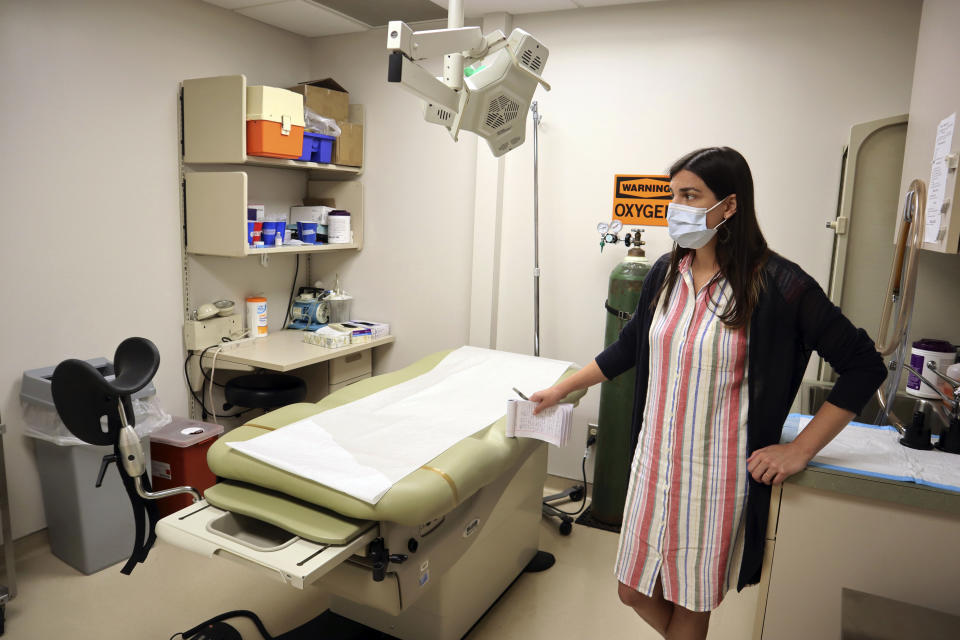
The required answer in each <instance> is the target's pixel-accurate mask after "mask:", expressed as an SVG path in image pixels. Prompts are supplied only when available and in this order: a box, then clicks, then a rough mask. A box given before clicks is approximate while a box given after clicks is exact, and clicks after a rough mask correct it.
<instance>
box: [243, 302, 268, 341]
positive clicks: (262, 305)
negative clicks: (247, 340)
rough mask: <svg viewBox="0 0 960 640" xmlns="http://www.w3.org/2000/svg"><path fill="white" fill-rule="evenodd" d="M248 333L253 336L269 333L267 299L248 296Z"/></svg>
mask: <svg viewBox="0 0 960 640" xmlns="http://www.w3.org/2000/svg"><path fill="white" fill-rule="evenodd" d="M246 311H247V314H246V315H247V335H248V336H250V337H251V338H256V337H257V336H265V335H267V299H266V298H259V297H252V298H247V309H246Z"/></svg>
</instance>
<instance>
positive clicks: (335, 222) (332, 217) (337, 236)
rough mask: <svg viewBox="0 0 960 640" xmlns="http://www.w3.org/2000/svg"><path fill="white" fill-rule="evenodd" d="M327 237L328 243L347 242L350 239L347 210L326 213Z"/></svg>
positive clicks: (348, 213)
mask: <svg viewBox="0 0 960 640" xmlns="http://www.w3.org/2000/svg"><path fill="white" fill-rule="evenodd" d="M327 238H328V240H327V242H329V243H330V244H349V243H350V242H351V241H352V237H351V235H350V212H349V211H343V210H337V211H331V212H330V213H329V214H328V215H327Z"/></svg>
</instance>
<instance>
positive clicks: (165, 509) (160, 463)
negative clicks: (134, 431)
mask: <svg viewBox="0 0 960 640" xmlns="http://www.w3.org/2000/svg"><path fill="white" fill-rule="evenodd" d="M222 433H223V427H222V426H220V425H218V424H210V423H208V422H200V421H197V420H189V419H187V418H176V417H175V418H174V419H173V421H172V422H170V424H168V425H166V426H164V427H161V428H160V429H157V430H156V431H154V432H153V433H151V434H150V468H151V473H150V475H151V482H152V484H153V490H154V491H160V490H161V489H170V488H171V487H182V486H184V485H187V486H190V487H193V488H194V489H196V490H197V491H199V492H200V493H201V495H202V494H203V491H204V490H206V489H209V488H210V487H212V486H213V485H214V484H215V483H216V481H217V478H216V476H215V475H213V472H212V471H210V467H208V466H207V450H208V449H209V448H210V445H212V444H213V443H214V441H215V440H216V439H217V438H218V437H220V434H222ZM192 502H193V499H192V498H191V497H190V495H189V494H181V495H177V496H172V497H170V498H163V499H162V500H158V501H157V508H158V509H159V511H160V516H161V517H162V516H168V515H170V514H171V513H174V512H175V511H179V510H180V509H182V508H184V507H187V506H190V504H192Z"/></svg>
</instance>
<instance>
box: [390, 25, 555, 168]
mask: <svg viewBox="0 0 960 640" xmlns="http://www.w3.org/2000/svg"><path fill="white" fill-rule="evenodd" d="M460 24H462V19H461V20H460ZM387 50H388V51H389V52H390V66H389V72H388V75H387V79H388V80H389V81H390V82H397V83H400V84H402V85H403V87H404V88H405V89H407V90H408V91H410V92H411V93H413V94H415V95H417V96H419V97H420V98H422V99H423V101H424V119H425V120H426V121H427V122H432V123H435V124H439V125H442V126H444V127H446V128H447V129H448V130H449V131H450V135H451V136H452V137H453V139H454V140H457V139H458V136H459V133H460V132H461V131H472V132H473V133H475V134H477V135H478V136H480V137H481V138H483V139H484V140H486V141H487V144H489V145H490V150H491V151H492V152H493V155H494V157H499V156H502V155H503V154H505V153H506V152H507V151H510V150H511V149H514V148H516V147H519V146H520V145H521V144H523V141H524V139H525V137H526V113H527V111H528V110H529V109H530V102H531V100H532V99H533V93H534V91H536V89H537V85H543V87H544V88H545V89H546V90H547V91H549V90H550V85H549V84H547V83H546V82H545V81H544V80H543V78H542V77H541V75H540V74H541V73H542V72H543V69H544V67H545V66H546V64H547V57H548V55H549V51H548V50H547V48H546V47H545V46H544V45H543V44H542V43H541V42H540V41H538V40H537V39H536V38H534V37H533V36H531V35H530V34H529V33H527V32H526V31H524V30H523V29H514V30H513V32H512V33H511V34H510V37H509V38H508V37H506V36H505V35H504V34H503V32H502V31H494V32H493V33H491V34H489V35H487V36H484V35H483V33H482V32H481V30H480V28H479V27H450V28H447V29H433V30H430V31H413V30H412V29H411V28H410V27H409V26H408V25H407V24H405V23H403V22H399V21H397V22H391V23H390V24H389V25H388V27H387ZM440 55H445V61H444V76H443V77H442V78H438V77H434V76H433V74H431V73H430V72H428V71H427V70H426V69H424V68H423V67H421V66H420V65H419V64H417V63H418V62H419V61H421V60H426V59H429V58H432V57H434V56H440ZM465 65H466V66H465Z"/></svg>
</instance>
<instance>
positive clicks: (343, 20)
mask: <svg viewBox="0 0 960 640" xmlns="http://www.w3.org/2000/svg"><path fill="white" fill-rule="evenodd" d="M656 1H658V0H464V2H463V4H464V13H465V15H466V17H467V18H479V17H482V16H485V15H487V14H490V13H511V14H515V15H516V14H521V13H542V12H546V11H564V10H567V9H578V8H585V7H603V6H610V5H616V4H638V3H640V2H656ZM204 2H207V3H209V4H215V5H217V6H219V7H223V8H224V9H230V10H232V11H236V12H237V13H240V14H243V15H245V16H247V17H249V18H253V19H254V20H259V21H260V22H265V23H267V24H270V25H273V26H275V27H280V28H281V29H286V30H287V31H291V32H293V33H297V34H299V35H301V36H306V37H308V38H317V37H320V36H332V35H337V34H341V33H356V32H359V31H367V30H368V29H371V28H374V27H382V26H385V25H386V24H387V22H389V21H390V20H403V21H404V22H408V23H415V22H422V21H424V20H440V19H445V18H446V17H447V2H448V0H204Z"/></svg>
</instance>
